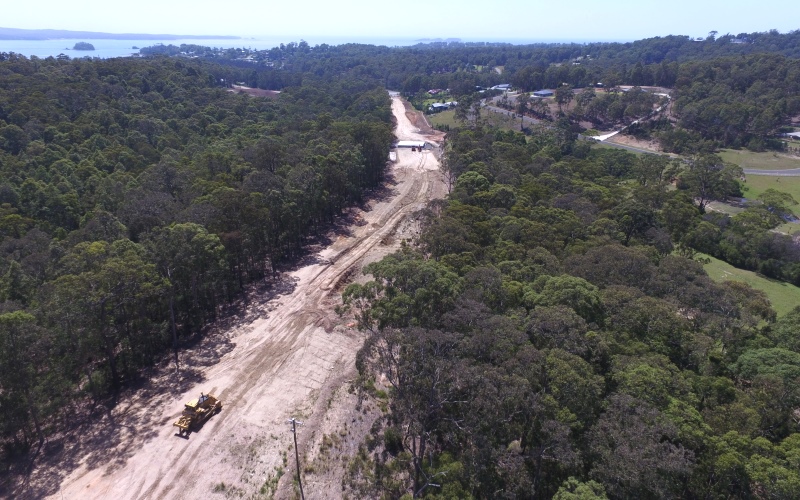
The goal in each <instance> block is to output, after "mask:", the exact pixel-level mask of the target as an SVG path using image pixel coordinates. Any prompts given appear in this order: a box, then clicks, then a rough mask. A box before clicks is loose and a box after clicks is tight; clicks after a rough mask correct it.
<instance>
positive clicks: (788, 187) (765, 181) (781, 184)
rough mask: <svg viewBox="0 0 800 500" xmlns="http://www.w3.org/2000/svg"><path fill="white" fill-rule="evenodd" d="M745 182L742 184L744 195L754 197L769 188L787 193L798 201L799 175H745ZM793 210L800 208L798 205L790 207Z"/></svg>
mask: <svg viewBox="0 0 800 500" xmlns="http://www.w3.org/2000/svg"><path fill="white" fill-rule="evenodd" d="M745 178H746V179H747V182H745V183H744V184H743V185H742V188H743V190H744V197H745V198H747V199H756V198H758V195H760V194H761V193H763V192H764V191H766V190H767V189H769V188H772V189H775V190H778V191H783V192H784V193H789V194H790V195H792V196H793V197H794V199H795V200H797V201H799V202H800V177H775V176H769V175H747V176H745ZM792 209H793V210H795V211H796V210H797V209H800V206H797V205H796V206H794V207H792Z"/></svg>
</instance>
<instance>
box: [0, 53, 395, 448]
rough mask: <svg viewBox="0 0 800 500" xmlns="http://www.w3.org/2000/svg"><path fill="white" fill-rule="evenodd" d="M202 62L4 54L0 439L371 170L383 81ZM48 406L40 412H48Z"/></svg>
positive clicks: (318, 221) (0, 69)
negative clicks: (273, 76)
mask: <svg viewBox="0 0 800 500" xmlns="http://www.w3.org/2000/svg"><path fill="white" fill-rule="evenodd" d="M219 71H220V68H219V67H217V66H214V65H208V64H201V63H197V62H185V61H182V60H170V59H161V60H156V61H143V60H134V59H113V60H80V59H75V60H63V59H62V60H58V59H54V58H49V59H45V60H41V59H35V58H32V59H27V58H23V57H19V56H16V55H13V54H12V55H9V54H2V55H0V238H2V241H0V442H2V446H3V448H2V451H3V458H4V459H5V458H9V457H11V458H13V457H14V456H15V455H16V454H18V453H24V452H25V451H26V450H27V449H29V448H30V447H31V446H32V445H35V444H36V443H39V444H41V442H42V440H43V439H44V437H45V436H46V435H47V434H48V433H49V432H52V431H53V430H54V429H57V428H61V426H63V425H64V422H63V421H61V418H63V417H64V416H65V415H67V414H69V413H70V412H69V411H67V412H65V411H63V410H64V408H69V407H70V406H71V405H73V404H79V403H80V401H81V400H82V399H83V398H84V397H89V398H92V399H95V400H98V401H102V400H105V398H107V397H108V396H112V397H113V396H114V395H115V394H117V392H118V391H119V390H120V388H121V387H123V386H125V385H126V384H128V383H129V382H130V381H131V380H135V378H136V377H137V376H138V374H139V373H140V370H141V369H142V368H143V367H147V366H150V365H152V364H153V363H154V362H155V361H156V360H158V359H160V358H161V357H162V356H163V355H164V353H165V352H167V351H168V349H175V350H177V349H179V348H180V346H181V345H182V344H183V342H184V341H185V340H187V339H191V338H192V337H193V336H196V335H197V334H198V333H199V332H200V331H201V329H202V327H203V326H204V325H205V324H206V323H207V322H209V321H211V320H213V319H214V318H216V317H218V316H219V315H220V314H221V313H223V312H224V310H225V308H226V307H227V306H229V305H230V304H232V303H233V302H234V301H235V300H236V299H237V297H238V296H239V294H240V293H241V291H242V290H243V289H244V287H245V286H246V285H247V284H248V283H251V282H254V281H257V280H260V279H263V278H265V277H268V276H270V275H271V273H272V272H274V270H275V268H276V266H277V265H278V264H280V263H281V262H284V261H291V260H293V259H295V258H296V257H297V255H299V252H300V251H301V249H302V247H303V245H304V244H305V243H306V241H307V239H308V238H313V237H315V236H317V235H319V234H320V230H321V228H324V227H325V226H326V225H327V224H329V223H330V222H331V221H332V220H334V219H335V218H336V217H337V216H338V215H339V214H340V213H341V211H342V209H343V208H345V207H347V206H350V205H352V204H354V203H357V202H359V201H360V200H362V199H363V196H364V192H365V190H367V189H370V188H373V187H375V186H377V185H378V184H379V183H381V182H382V180H383V172H384V168H385V164H386V157H387V155H388V150H389V147H390V145H391V143H392V141H393V138H394V137H393V134H392V128H391V127H392V124H391V112H390V109H389V97H388V95H387V93H386V91H385V90H384V89H382V88H377V87H374V86H372V85H371V84H363V83H360V82H358V81H354V80H348V79H345V78H343V79H338V80H328V81H322V80H319V79H313V78H308V79H305V81H304V83H303V85H302V86H297V87H289V88H285V89H284V91H283V93H281V94H280V95H279V97H278V98H276V99H274V100H269V99H254V98H251V97H248V96H246V95H234V94H232V93H230V92H227V91H226V89H225V88H224V86H223V85H221V84H220V78H219V74H218V72H219ZM45 422H46V424H45Z"/></svg>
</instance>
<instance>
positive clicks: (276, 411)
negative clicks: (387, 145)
mask: <svg viewBox="0 0 800 500" xmlns="http://www.w3.org/2000/svg"><path fill="white" fill-rule="evenodd" d="M392 111H393V113H394V115H395V117H396V118H397V128H396V135H397V136H398V138H399V139H402V140H425V139H426V137H425V136H423V135H422V134H420V133H419V131H418V129H416V128H414V126H413V124H411V123H410V121H409V120H408V118H407V116H406V113H405V108H404V106H403V104H402V102H401V101H400V99H399V98H398V97H393V102H392ZM392 170H393V174H394V178H395V185H394V189H395V190H396V194H394V196H393V197H392V198H390V199H388V200H384V201H376V202H374V203H373V206H372V207H371V209H370V210H368V211H366V212H364V213H363V214H361V215H362V217H363V220H364V221H365V222H366V224H364V225H361V226H354V227H352V228H351V229H350V231H351V233H352V236H350V237H348V238H341V239H339V240H337V241H335V242H334V243H333V244H331V245H330V246H329V247H328V248H326V249H324V250H323V251H321V252H320V253H319V256H318V257H319V259H318V261H317V263H313V264H310V265H307V266H305V267H302V268H300V269H298V270H296V271H294V272H292V273H289V275H288V277H289V278H290V279H291V280H292V281H293V282H294V290H293V292H292V293H291V294H288V295H284V296H281V297H279V298H276V299H273V300H272V301H270V302H265V303H264V304H263V305H265V306H268V309H269V313H268V314H267V315H266V316H261V317H258V318H256V319H255V320H253V321H251V322H249V323H245V324H242V325H239V326H238V327H236V328H234V329H233V330H231V331H229V332H224V335H225V336H226V338H228V339H229V340H230V341H231V342H232V343H233V344H234V346H233V349H232V350H231V351H230V352H228V353H227V354H225V355H223V356H222V358H221V359H220V360H219V362H217V363H216V364H214V365H212V366H209V367H208V368H206V369H205V370H204V371H203V372H202V373H201V374H200V375H201V377H200V378H199V379H198V380H196V382H195V383H194V384H191V388H190V389H189V390H188V391H185V392H184V393H183V395H182V397H179V398H178V399H177V400H176V401H174V402H172V403H169V404H167V405H164V406H161V405H159V401H161V400H162V398H159V397H152V396H151V398H150V399H149V400H148V399H147V398H145V397H144V396H142V397H141V399H140V400H138V401H137V402H136V403H135V404H132V405H131V406H130V408H133V409H134V410H135V409H137V408H138V411H139V412H140V413H142V412H152V413H153V414H154V415H158V417H157V418H156V417H155V416H154V417H152V418H151V419H150V421H154V420H155V421H157V422H169V423H171V420H172V419H174V417H175V416H176V415H178V414H179V413H180V409H181V408H182V406H183V402H184V401H185V400H187V399H191V398H192V397H196V396H197V395H198V394H199V393H200V392H201V391H203V392H212V393H215V394H217V396H218V397H219V399H220V400H221V401H222V402H223V409H222V411H221V412H220V413H219V414H217V415H215V416H213V417H212V418H211V419H210V420H209V421H208V422H206V424H205V425H204V426H203V427H202V428H201V429H199V430H198V431H197V432H194V433H192V434H191V435H190V436H189V438H188V439H179V438H176V437H175V436H174V432H173V430H172V428H171V427H169V428H167V426H166V425H165V426H164V428H160V429H157V432H156V433H154V435H153V436H148V437H147V438H137V437H136V434H135V433H131V434H129V435H126V436H125V437H122V438H120V439H119V443H118V444H116V445H115V446H116V448H117V449H125V448H126V447H135V448H136V449H134V450H129V452H128V454H126V455H125V459H124V460H123V461H122V463H121V464H120V465H118V466H116V467H114V468H111V467H108V468H106V467H105V466H104V465H103V466H99V467H98V466H95V467H91V466H89V465H87V464H86V461H85V460H84V461H83V462H81V465H80V466H79V467H78V468H77V469H75V470H73V471H66V477H65V478H64V480H63V481H61V488H60V491H59V492H58V493H57V494H56V495H53V497H54V498H62V497H63V498H80V499H84V498H85V499H92V498H115V499H117V498H118V499H126V498H153V499H156V498H158V499H161V498H190V497H195V496H205V495H208V494H210V493H212V492H214V491H217V492H224V493H226V494H233V495H235V496H239V495H242V496H249V495H251V494H252V493H255V492H257V491H258V490H259V488H261V489H263V488H264V487H265V486H266V485H268V484H269V485H274V486H270V488H273V487H275V488H278V492H279V493H278V495H277V497H278V498H281V497H283V496H284V495H288V494H289V491H290V490H289V488H290V484H291V483H290V482H291V479H290V475H287V476H286V477H285V478H284V479H282V480H280V481H277V480H275V475H276V474H277V471H278V470H284V469H285V468H286V467H287V466H286V453H287V451H288V449H289V448H288V447H289V446H290V445H291V434H290V433H289V432H287V427H286V424H285V420H286V418H288V417H289V416H298V417H301V418H305V419H306V423H307V426H306V427H305V428H304V429H303V432H308V433H309V434H312V433H313V430H314V428H315V427H316V426H317V425H319V422H320V421H321V419H322V418H323V416H325V411H326V408H325V401H326V399H327V398H329V397H330V395H331V394H333V393H334V392H335V391H336V390H337V389H338V388H340V387H341V386H342V384H344V383H345V381H346V380H347V379H348V378H351V377H352V374H353V372H354V361H355V354H356V351H357V350H358V348H359V347H360V345H361V343H362V341H363V336H362V334H360V333H359V332H356V331H354V330H352V329H350V328H347V327H346V326H344V325H342V324H341V323H342V320H341V319H340V318H338V317H337V316H336V315H335V313H334V312H333V309H334V306H335V304H336V302H337V300H338V293H337V292H336V290H338V286H339V285H340V284H341V283H342V282H343V281H344V280H346V279H347V278H348V277H349V276H352V274H353V271H354V270H357V269H360V265H361V263H362V262H363V261H364V259H365V257H367V256H369V255H370V254H371V253H375V252H377V251H378V249H379V247H381V251H383V252H385V251H386V250H387V249H386V246H385V245H384V243H383V242H384V241H385V240H387V239H388V238H389V237H391V236H392V235H393V234H395V232H396V231H397V230H398V227H400V225H401V223H402V222H403V221H404V220H405V219H406V218H407V217H409V216H410V215H411V214H412V213H413V212H414V211H416V210H418V209H419V208H422V206H423V205H424V203H425V202H427V201H428V200H429V199H431V197H432V196H442V195H443V194H444V184H443V182H442V179H441V175H440V174H439V172H438V161H437V159H436V157H435V156H434V155H433V153H431V152H428V151H425V152H410V151H407V150H404V151H398V161H397V163H396V164H395V165H394V166H393V168H392ZM212 387H213V388H217V387H218V388H220V389H221V391H220V392H219V393H216V392H213V390H216V389H213V390H212V391H209V388H212ZM134 397H136V396H134ZM132 413H135V411H133V410H132ZM339 417H341V418H342V419H346V418H347V415H342V416H338V417H337V418H339ZM120 418H121V417H120ZM169 423H168V424H167V425H169ZM301 444H302V445H303V446H306V445H308V439H301ZM301 451H302V450H301ZM290 469H293V467H291V468H290ZM273 481H274V483H273ZM335 496H336V495H335V493H334V497H335Z"/></svg>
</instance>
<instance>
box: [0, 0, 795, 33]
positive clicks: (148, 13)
mask: <svg viewBox="0 0 800 500" xmlns="http://www.w3.org/2000/svg"><path fill="white" fill-rule="evenodd" d="M2 3H3V4H5V5H3V8H2V15H0V27H4V28H26V29H68V30H79V31H103V32H108V33H151V34H176V35H233V36H242V37H259V36H270V37H274V36H291V37H295V38H302V37H303V36H306V37H309V38H311V37H312V36H313V38H314V39H317V38H319V37H320V36H331V37H336V38H338V39H341V38H343V37H353V38H354V39H358V38H363V37H411V38H461V39H464V40H470V41H476V40H487V41H494V40H514V39H523V40H565V41H593V40H597V41H605V40H617V41H629V40H637V39H641V38H649V37H653V36H666V35H670V34H673V35H689V36H692V37H698V36H706V35H707V34H708V33H709V32H710V31H712V30H713V31H717V32H719V34H726V33H731V34H734V35H735V34H738V33H745V32H747V33H749V32H755V31H768V30H770V29H777V30H778V31H780V32H781V33H786V32H788V31H793V30H797V29H800V2H796V1H791V0H759V1H758V2H753V1H744V0H727V1H720V0H670V1H658V2H656V1H650V0H566V1H559V0H549V1H542V0H435V1H431V0H426V1H422V0H406V1H398V2H392V3H389V2H381V1H379V0H351V1H348V2H334V1H331V0H299V1H297V0H296V1H287V0H271V1H270V0H236V1H231V2H225V1H220V0H136V1H134V2H124V3H119V2H112V1H109V0H68V1H67V0H36V2H35V6H36V7H35V8H31V4H29V3H28V2H24V1H21V0H3V2H2Z"/></svg>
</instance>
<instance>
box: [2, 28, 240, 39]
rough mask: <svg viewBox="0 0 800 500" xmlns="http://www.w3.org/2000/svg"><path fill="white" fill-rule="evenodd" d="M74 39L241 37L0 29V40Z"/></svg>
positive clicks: (232, 37) (235, 37)
mask: <svg viewBox="0 0 800 500" xmlns="http://www.w3.org/2000/svg"><path fill="white" fill-rule="evenodd" d="M76 38H90V39H92V40H241V37H238V36H228V35H163V34H147V33H104V32H100V31H71V30H51V29H46V30H28V29H19V28H0V40H62V39H69V40H71V39H76Z"/></svg>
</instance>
